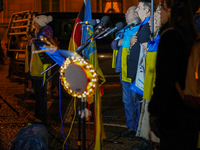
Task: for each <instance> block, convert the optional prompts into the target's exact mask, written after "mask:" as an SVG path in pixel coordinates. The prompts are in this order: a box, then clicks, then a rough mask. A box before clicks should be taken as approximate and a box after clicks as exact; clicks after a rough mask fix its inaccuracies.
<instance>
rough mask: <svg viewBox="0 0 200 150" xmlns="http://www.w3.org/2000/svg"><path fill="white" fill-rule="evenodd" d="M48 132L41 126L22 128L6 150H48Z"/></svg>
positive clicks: (34, 125)
mask: <svg viewBox="0 0 200 150" xmlns="http://www.w3.org/2000/svg"><path fill="white" fill-rule="evenodd" d="M48 145H49V137H48V130H47V128H46V127H45V126H43V125H41V124H33V125H29V126H26V127H24V128H22V129H21V130H20V131H19V132H18V133H17V134H16V135H15V137H14V140H13V141H11V142H10V144H9V146H8V150H14V149H15V150H48Z"/></svg>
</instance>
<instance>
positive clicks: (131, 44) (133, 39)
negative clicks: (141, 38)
mask: <svg viewBox="0 0 200 150" xmlns="http://www.w3.org/2000/svg"><path fill="white" fill-rule="evenodd" d="M136 34H137V32H136V33H135V35H134V36H132V37H131V40H130V46H131V47H132V46H133V45H134V44H135V43H136V42H137V36H136Z"/></svg>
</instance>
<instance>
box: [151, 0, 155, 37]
mask: <svg viewBox="0 0 200 150" xmlns="http://www.w3.org/2000/svg"><path fill="white" fill-rule="evenodd" d="M153 6H154V0H151V41H153V40H154V37H153V34H154V15H153V11H154V10H153Z"/></svg>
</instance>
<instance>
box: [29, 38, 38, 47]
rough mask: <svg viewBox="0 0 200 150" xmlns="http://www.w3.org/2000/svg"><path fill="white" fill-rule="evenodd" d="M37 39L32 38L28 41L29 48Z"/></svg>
mask: <svg viewBox="0 0 200 150" xmlns="http://www.w3.org/2000/svg"><path fill="white" fill-rule="evenodd" d="M36 39H37V38H32V39H31V40H30V41H29V44H28V45H29V46H31V45H32V44H33V42H34V40H36Z"/></svg>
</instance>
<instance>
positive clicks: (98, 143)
mask: <svg viewBox="0 0 200 150" xmlns="http://www.w3.org/2000/svg"><path fill="white" fill-rule="evenodd" d="M96 87H98V88H96V94H95V131H96V133H95V147H94V150H102V143H103V139H106V135H105V131H104V127H103V122H102V113H101V96H100V93H101V92H100V89H99V85H98V83H97V84H96Z"/></svg>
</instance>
